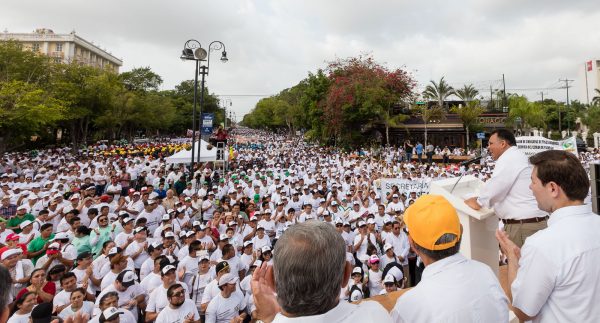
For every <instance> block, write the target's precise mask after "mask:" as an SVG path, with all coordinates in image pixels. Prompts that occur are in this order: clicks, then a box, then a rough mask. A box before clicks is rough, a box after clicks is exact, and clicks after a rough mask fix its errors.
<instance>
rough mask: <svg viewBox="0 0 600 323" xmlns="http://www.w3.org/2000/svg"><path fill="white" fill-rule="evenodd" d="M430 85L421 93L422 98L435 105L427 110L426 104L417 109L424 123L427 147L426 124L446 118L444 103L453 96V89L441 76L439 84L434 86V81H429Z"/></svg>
mask: <svg viewBox="0 0 600 323" xmlns="http://www.w3.org/2000/svg"><path fill="white" fill-rule="evenodd" d="M430 83H431V84H429V85H427V86H426V87H425V91H423V98H424V99H427V100H436V101H437V105H436V106H434V107H431V108H429V107H428V106H427V104H426V105H424V106H423V107H422V108H420V109H419V112H420V113H421V118H422V119H423V122H424V123H425V145H427V124H428V123H429V121H430V120H441V119H444V118H445V117H446V110H445V109H444V103H445V101H446V99H447V98H448V97H449V96H450V95H452V94H454V89H453V88H452V87H451V86H450V85H448V83H446V81H445V80H444V77H443V76H442V78H441V79H440V82H439V83H437V84H436V83H435V82H434V81H430Z"/></svg>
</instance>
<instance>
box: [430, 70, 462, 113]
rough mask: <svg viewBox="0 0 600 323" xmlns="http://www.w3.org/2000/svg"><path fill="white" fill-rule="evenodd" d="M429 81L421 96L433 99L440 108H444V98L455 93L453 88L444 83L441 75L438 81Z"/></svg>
mask: <svg viewBox="0 0 600 323" xmlns="http://www.w3.org/2000/svg"><path fill="white" fill-rule="evenodd" d="M430 83H431V84H428V85H427V86H426V87H425V91H423V98H425V99H429V100H435V101H437V105H438V106H439V107H440V108H444V105H445V102H446V99H447V98H448V97H449V96H451V95H452V94H454V93H455V92H454V88H452V87H451V86H450V85H448V83H446V81H445V80H444V77H443V76H442V78H441V79H440V81H439V82H438V83H435V82H434V81H430Z"/></svg>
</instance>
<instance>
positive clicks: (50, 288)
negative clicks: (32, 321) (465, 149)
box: [15, 282, 56, 304]
mask: <svg viewBox="0 0 600 323" xmlns="http://www.w3.org/2000/svg"><path fill="white" fill-rule="evenodd" d="M42 290H43V291H44V292H46V293H48V294H50V295H52V296H54V295H55V294H56V285H55V284H54V282H46V285H44V287H42ZM27 292H28V290H27V288H23V289H21V291H20V292H19V293H18V294H17V298H15V299H19V297H21V296H23V294H25V293H27ZM37 302H38V304H42V303H43V302H44V300H43V299H42V298H41V297H39V296H38V298H37Z"/></svg>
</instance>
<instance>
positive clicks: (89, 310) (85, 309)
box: [58, 301, 94, 320]
mask: <svg viewBox="0 0 600 323" xmlns="http://www.w3.org/2000/svg"><path fill="white" fill-rule="evenodd" d="M75 313H85V314H87V315H88V317H92V314H93V313H94V303H92V302H88V301H83V305H82V306H81V308H80V309H79V310H78V311H77V312H73V309H72V308H71V306H67V307H65V308H64V309H63V310H62V311H61V312H60V313H59V314H58V316H59V317H60V318H62V319H63V320H64V319H66V318H68V317H69V316H72V315H73V314H75Z"/></svg>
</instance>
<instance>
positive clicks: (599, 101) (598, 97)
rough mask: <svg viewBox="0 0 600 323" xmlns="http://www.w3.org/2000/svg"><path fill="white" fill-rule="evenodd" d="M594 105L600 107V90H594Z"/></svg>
mask: <svg viewBox="0 0 600 323" xmlns="http://www.w3.org/2000/svg"><path fill="white" fill-rule="evenodd" d="M592 105H600V89H594V97H593V98H592Z"/></svg>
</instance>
